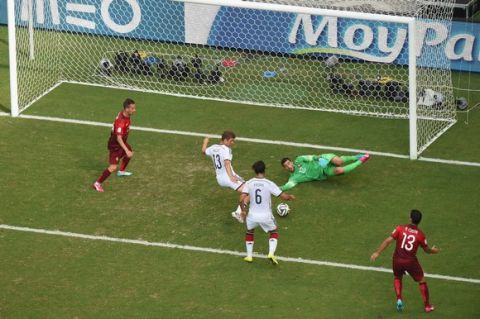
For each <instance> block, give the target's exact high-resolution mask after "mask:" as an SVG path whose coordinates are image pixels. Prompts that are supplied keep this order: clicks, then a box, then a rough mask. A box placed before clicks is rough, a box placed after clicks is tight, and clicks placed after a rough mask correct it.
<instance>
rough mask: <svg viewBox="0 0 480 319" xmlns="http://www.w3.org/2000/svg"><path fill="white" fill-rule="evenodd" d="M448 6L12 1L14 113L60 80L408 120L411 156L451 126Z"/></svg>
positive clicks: (345, 0)
mask: <svg viewBox="0 0 480 319" xmlns="http://www.w3.org/2000/svg"><path fill="white" fill-rule="evenodd" d="M13 3H14V1H13V0H9V10H11V8H12V7H13V6H12V4H13ZM212 3H214V4H217V5H212ZM218 4H221V6H220V5H218ZM452 4H453V0H433V1H432V0H430V1H411V0H408V1H407V0H385V1H374V0H364V1H361V0H335V1H329V0H324V1H307V0H295V1H293V0H263V1H261V0H250V1H241V0H218V1H217V0H216V1H214V0H183V1H170V0H142V1H140V0H75V1H70V0H35V1H34V0H21V1H15V9H14V11H13V12H11V14H12V15H14V17H15V19H14V21H15V23H14V24H10V25H9V28H10V29H9V30H10V35H9V36H10V37H11V38H10V40H11V41H12V40H13V41H14V42H15V46H16V51H14V52H15V57H16V64H17V67H16V70H14V71H13V72H15V74H13V75H12V78H15V79H16V81H17V83H18V84H17V85H16V89H17V93H18V94H14V95H12V113H13V114H14V115H16V114H18V113H20V112H22V111H23V110H25V109H26V108H27V107H29V106H30V105H31V104H32V103H34V102H35V101H36V100H37V99H39V98H41V97H42V96H44V95H45V94H46V93H48V92H49V91H50V90H52V89H53V88H55V87H56V86H57V85H58V84H60V83H64V82H71V83H83V84H90V85H100V86H109V87H121V88H128V89H132V90H140V91H145V92H160V93H165V94H172V95H180V96H190V97H196V98H205V99H217V100H226V101H236V102H244V103H249V104H258V105H267V106H276V107H286V108H302V109H312V110H321V111H331V112H340V113H346V114H352V115H362V116H373V117H382V118H392V119H408V120H410V148H411V149H410V155H411V157H412V158H416V156H417V155H418V154H420V153H421V152H422V151H423V150H424V149H425V148H426V147H428V145H430V144H431V143H432V142H433V141H434V140H435V139H436V138H437V137H438V136H440V135H441V134H442V133H443V132H444V131H446V130H447V129H448V128H449V127H450V126H451V125H453V123H455V107H454V99H453V94H452V89H451V87H452V85H451V76H450V69H449V61H448V60H447V58H446V57H445V54H444V50H445V41H444V40H445V38H446V37H447V35H448V32H449V28H450V21H451V15H452ZM12 30H13V31H15V34H14V35H13V36H12V35H11V33H12ZM11 50H15V48H12V47H11ZM11 61H12V60H11ZM16 95H18V100H17V101H14V99H15V96H16ZM17 105H18V108H17Z"/></svg>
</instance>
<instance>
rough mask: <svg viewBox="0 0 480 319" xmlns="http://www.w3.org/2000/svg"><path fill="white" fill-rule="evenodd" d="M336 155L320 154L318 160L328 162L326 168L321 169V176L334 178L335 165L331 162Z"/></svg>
mask: <svg viewBox="0 0 480 319" xmlns="http://www.w3.org/2000/svg"><path fill="white" fill-rule="evenodd" d="M335 156H337V155H335V154H333V153H327V154H320V158H323V159H324V160H327V161H328V164H327V167H325V168H324V169H323V174H324V175H326V176H335V167H336V166H335V165H333V164H332V162H331V160H332V159H333V158H334V157H335Z"/></svg>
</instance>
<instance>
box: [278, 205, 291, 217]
mask: <svg viewBox="0 0 480 319" xmlns="http://www.w3.org/2000/svg"><path fill="white" fill-rule="evenodd" d="M289 212H290V207H289V206H288V204H285V203H280V204H278V206H277V214H278V215H279V216H282V217H285V216H287V215H288V213H289Z"/></svg>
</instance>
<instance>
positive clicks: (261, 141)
mask: <svg viewBox="0 0 480 319" xmlns="http://www.w3.org/2000/svg"><path fill="white" fill-rule="evenodd" d="M19 117H21V118H24V119H32V120H42V121H51V122H61V123H71V124H80V125H92V126H104V127H111V126H112V124H111V123H102V122H94V121H84V120H73V119H65V118H60V117H50V116H40V115H24V114H21V115H19ZM130 128H131V129H132V130H136V131H143V132H153V133H160V134H173V135H184V136H198V137H205V136H208V137H211V138H220V135H215V134H205V133H198V132H188V131H177V130H163V129H157V128H149V127H141V126H131V127H130ZM236 140H238V141H245V142H251V143H259V144H271V145H284V146H292V147H300V148H312V149H321V150H332V151H340V152H350V153H369V154H371V155H376V156H384V157H394V158H403V159H409V156H408V155H402V154H396V153H386V152H376V151H369V150H364V149H354V148H346V147H335V146H328V145H318V144H309V143H295V142H288V141H277V140H265V139H256V138H248V137H237V138H236ZM418 160H419V161H424V162H435V163H442V164H451V165H462V166H476V167H480V163H477V162H465V161H456V160H445V159H439V158H429V157H419V158H418Z"/></svg>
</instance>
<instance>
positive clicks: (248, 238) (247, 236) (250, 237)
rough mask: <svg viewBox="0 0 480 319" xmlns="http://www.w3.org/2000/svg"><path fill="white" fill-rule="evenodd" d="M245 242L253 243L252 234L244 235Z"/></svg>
mask: <svg viewBox="0 0 480 319" xmlns="http://www.w3.org/2000/svg"><path fill="white" fill-rule="evenodd" d="M245 241H253V234H252V233H246V234H245Z"/></svg>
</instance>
